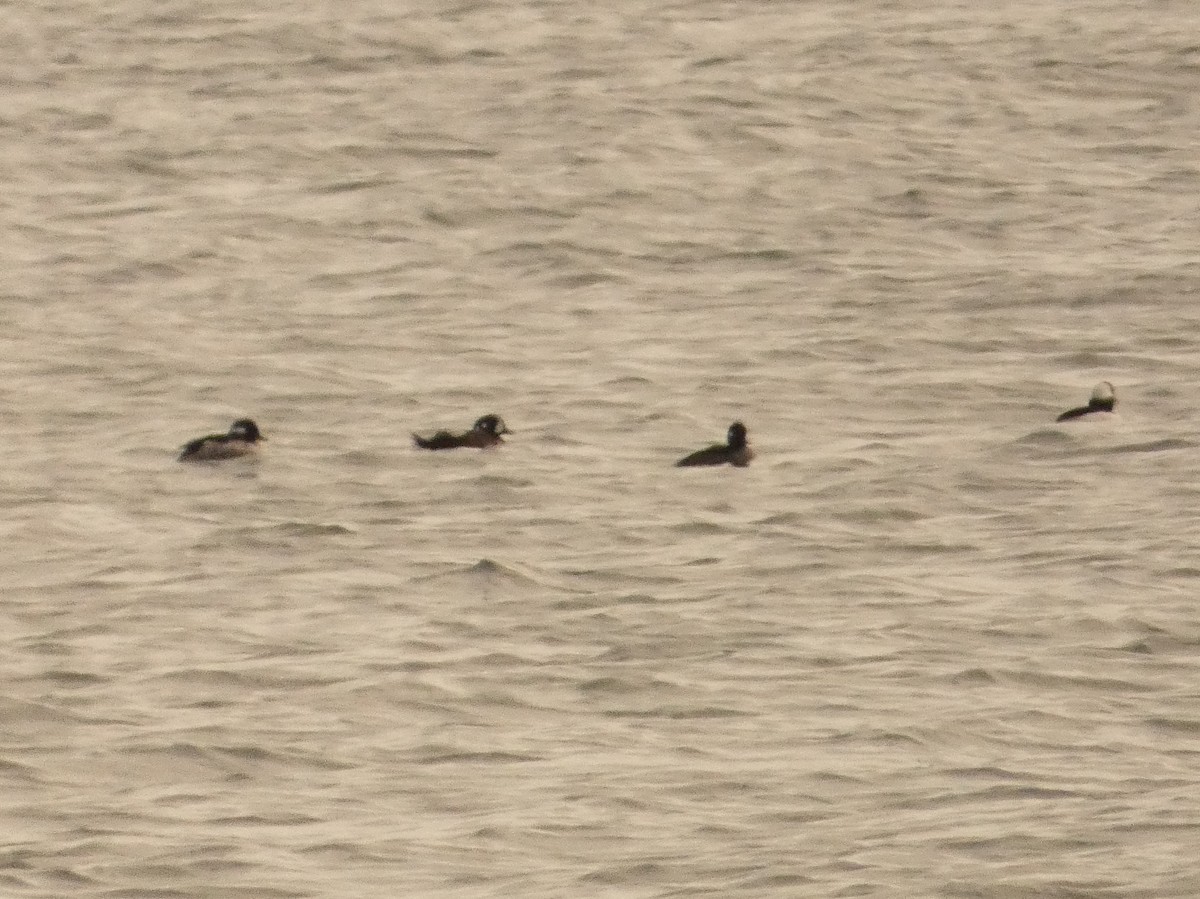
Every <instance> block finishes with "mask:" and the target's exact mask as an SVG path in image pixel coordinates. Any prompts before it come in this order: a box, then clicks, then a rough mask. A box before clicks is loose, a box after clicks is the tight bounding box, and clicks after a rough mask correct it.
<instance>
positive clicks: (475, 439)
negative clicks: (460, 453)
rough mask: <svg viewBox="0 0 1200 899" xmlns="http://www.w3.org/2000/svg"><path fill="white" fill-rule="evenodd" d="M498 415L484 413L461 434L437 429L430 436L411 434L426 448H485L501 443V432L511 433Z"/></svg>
mask: <svg viewBox="0 0 1200 899" xmlns="http://www.w3.org/2000/svg"><path fill="white" fill-rule="evenodd" d="M511 433H512V431H510V430H509V429H508V428H507V427H506V426H505V424H504V419H503V418H501V417H500V416H499V415H485V416H483V417H482V418H480V419H479V420H478V421H476V422H475V425H474V427H472V428H471V430H469V431H467V432H465V433H463V434H451V433H450V432H449V431H438V432H437V433H436V434H434V435H433V436H432V437H422V436H421V435H420V434H413V442H414V443H415V444H416V445H417V446H419V447H421V449H427V450H443V449H458V448H459V447H460V446H467V447H473V448H475V449H486V448H487V447H489V446H496V445H497V444H500V443H503V442H504V438H503V437H502V436H501V435H502V434H511Z"/></svg>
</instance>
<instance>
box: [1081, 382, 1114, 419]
mask: <svg viewBox="0 0 1200 899" xmlns="http://www.w3.org/2000/svg"><path fill="white" fill-rule="evenodd" d="M1116 404H1117V391H1116V389H1115V388H1114V387H1113V386H1112V382H1111V381H1101V382H1100V383H1099V384H1097V385H1096V387H1095V389H1094V390H1092V398H1091V399H1090V400H1088V405H1089V406H1091V407H1092V408H1093V409H1103V410H1106V411H1109V412H1111V411H1112V409H1113V407H1114V406H1116Z"/></svg>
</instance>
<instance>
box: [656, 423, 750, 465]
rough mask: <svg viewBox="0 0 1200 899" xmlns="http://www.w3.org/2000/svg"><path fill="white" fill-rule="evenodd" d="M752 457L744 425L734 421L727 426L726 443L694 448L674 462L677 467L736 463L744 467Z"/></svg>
mask: <svg viewBox="0 0 1200 899" xmlns="http://www.w3.org/2000/svg"><path fill="white" fill-rule="evenodd" d="M753 458H754V450H752V449H750V444H749V443H747V442H746V426H745V425H744V424H742V423H741V422H740V421H735V422H734V423H733V424H731V425H730V426H729V434H728V437H727V442H726V443H714V444H713V445H712V446H710V447H708V448H707V449H702V450H696V452H694V453H692V454H691V455H688V456H684V457H683V458H682V459H680V460H679V461H678V462H676V463H675V466H676V467H677V468H682V467H688V466H692V465H725V464H729V465H736V466H737V467H738V468H744V467H745V466H747V465H749V464H750V460H751V459H753Z"/></svg>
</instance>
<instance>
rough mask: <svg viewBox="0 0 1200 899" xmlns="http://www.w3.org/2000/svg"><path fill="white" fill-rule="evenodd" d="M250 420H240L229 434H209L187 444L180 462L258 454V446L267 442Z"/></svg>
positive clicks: (208, 460)
mask: <svg viewBox="0 0 1200 899" xmlns="http://www.w3.org/2000/svg"><path fill="white" fill-rule="evenodd" d="M266 439H267V438H266V437H264V436H263V435H262V434H261V433H260V432H259V430H258V425H256V424H255V423H254V422H253V421H252V420H251V419H249V418H239V419H238V420H237V421H235V422H234V423H233V424H232V425H230V427H229V433H228V434H209V435H208V436H207V437H197V438H196V439H195V440H193V441H191V442H189V443H188V444H186V445H185V446H184V448H183V451H182V452H181V453H180V454H179V461H180V462H214V461H217V460H219V459H236V458H238V457H239V456H252V455H255V454H256V453H257V452H258V444H259V443H260V442H261V441H263V440H266Z"/></svg>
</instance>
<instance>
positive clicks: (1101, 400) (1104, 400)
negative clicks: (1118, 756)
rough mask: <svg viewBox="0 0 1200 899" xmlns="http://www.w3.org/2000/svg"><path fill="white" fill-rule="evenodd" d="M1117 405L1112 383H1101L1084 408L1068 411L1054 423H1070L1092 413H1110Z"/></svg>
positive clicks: (1115, 392)
mask: <svg viewBox="0 0 1200 899" xmlns="http://www.w3.org/2000/svg"><path fill="white" fill-rule="evenodd" d="M1116 405H1117V391H1116V390H1115V389H1114V388H1113V386H1112V382H1110V381H1101V382H1100V383H1099V384H1097V385H1096V388H1095V389H1094V390H1093V391H1092V396H1091V399H1089V400H1088V404H1087V405H1086V406H1079V407H1078V408H1075V409H1068V410H1067V411H1066V412H1064V413H1063V414H1062V415H1060V416H1058V418H1056V419H1054V420H1055V421H1071V420H1072V419H1075V418H1082V417H1083V416H1085V415H1091V414H1092V413H1094V412H1112V411H1113V409H1114V408H1115V407H1116Z"/></svg>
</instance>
